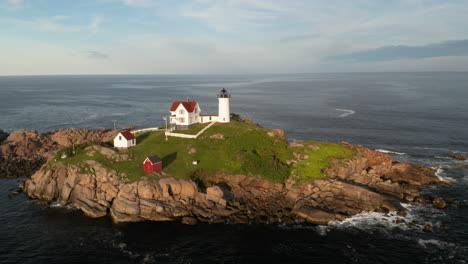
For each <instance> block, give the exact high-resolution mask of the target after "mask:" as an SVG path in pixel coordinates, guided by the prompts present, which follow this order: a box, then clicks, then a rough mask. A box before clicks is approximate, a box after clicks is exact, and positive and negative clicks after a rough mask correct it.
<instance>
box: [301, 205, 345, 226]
mask: <svg viewBox="0 0 468 264" xmlns="http://www.w3.org/2000/svg"><path fill="white" fill-rule="evenodd" d="M296 214H297V216H299V217H300V218H303V219H305V220H306V221H307V222H309V223H313V224H318V225H326V224H328V222H330V221H334V220H336V218H335V214H332V213H327V212H325V211H322V210H320V209H317V208H311V207H302V208H301V209H299V210H298V211H297V212H296Z"/></svg>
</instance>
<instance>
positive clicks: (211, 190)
mask: <svg viewBox="0 0 468 264" xmlns="http://www.w3.org/2000/svg"><path fill="white" fill-rule="evenodd" d="M206 195H207V196H208V195H210V196H212V197H218V198H223V195H224V193H223V191H222V190H221V188H219V186H213V187H208V188H206Z"/></svg>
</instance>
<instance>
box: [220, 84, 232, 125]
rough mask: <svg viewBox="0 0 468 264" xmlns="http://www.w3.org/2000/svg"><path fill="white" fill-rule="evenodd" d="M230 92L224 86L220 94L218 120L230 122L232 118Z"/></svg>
mask: <svg viewBox="0 0 468 264" xmlns="http://www.w3.org/2000/svg"><path fill="white" fill-rule="evenodd" d="M230 98H231V94H229V93H228V92H227V91H226V89H224V88H223V90H221V92H219V94H218V122H221V123H229V121H230V120H231V110H230V108H229V99H230Z"/></svg>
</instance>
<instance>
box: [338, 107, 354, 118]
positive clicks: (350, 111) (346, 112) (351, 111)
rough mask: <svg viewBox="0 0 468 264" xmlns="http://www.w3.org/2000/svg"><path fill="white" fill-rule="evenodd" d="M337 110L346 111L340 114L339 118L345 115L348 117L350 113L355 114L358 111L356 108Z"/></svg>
mask: <svg viewBox="0 0 468 264" xmlns="http://www.w3.org/2000/svg"><path fill="white" fill-rule="evenodd" d="M335 110H336V111H341V112H344V113H343V114H341V115H339V116H338V117H339V118H343V117H347V116H350V115H354V114H355V113H356V111H354V110H348V109H338V108H337V109H335Z"/></svg>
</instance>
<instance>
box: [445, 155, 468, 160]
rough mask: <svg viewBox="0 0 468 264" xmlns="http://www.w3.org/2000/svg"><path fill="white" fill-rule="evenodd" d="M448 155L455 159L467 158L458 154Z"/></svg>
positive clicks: (467, 158)
mask: <svg viewBox="0 0 468 264" xmlns="http://www.w3.org/2000/svg"><path fill="white" fill-rule="evenodd" d="M449 157H450V158H452V159H455V160H468V157H464V156H458V155H449Z"/></svg>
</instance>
